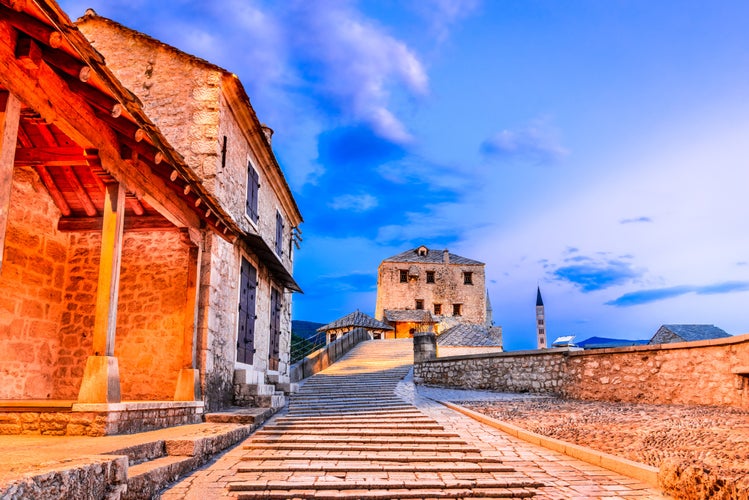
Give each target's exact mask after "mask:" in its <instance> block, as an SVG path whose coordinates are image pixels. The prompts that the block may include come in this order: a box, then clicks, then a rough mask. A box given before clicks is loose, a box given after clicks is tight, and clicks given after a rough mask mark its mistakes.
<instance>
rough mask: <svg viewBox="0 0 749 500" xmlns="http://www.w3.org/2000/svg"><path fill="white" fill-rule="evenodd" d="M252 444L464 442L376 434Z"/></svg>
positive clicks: (275, 438) (291, 438)
mask: <svg viewBox="0 0 749 500" xmlns="http://www.w3.org/2000/svg"><path fill="white" fill-rule="evenodd" d="M251 442H253V443H258V444H261V443H279V444H281V443H316V444H335V443H388V444H412V443H423V444H464V441H462V440H459V439H454V438H441V437H432V436H430V435H420V436H388V435H386V434H377V435H373V436H341V437H340V438H336V437H335V436H304V435H303V436H284V435H283V434H274V435H273V437H266V436H257V437H254V436H253V437H252V438H251Z"/></svg>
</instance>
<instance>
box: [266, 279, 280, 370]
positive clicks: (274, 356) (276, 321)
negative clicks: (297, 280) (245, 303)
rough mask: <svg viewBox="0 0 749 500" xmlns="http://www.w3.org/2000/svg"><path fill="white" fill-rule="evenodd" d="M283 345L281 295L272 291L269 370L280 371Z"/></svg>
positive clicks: (276, 291) (272, 289)
mask: <svg viewBox="0 0 749 500" xmlns="http://www.w3.org/2000/svg"><path fill="white" fill-rule="evenodd" d="M280 343H281V294H280V293H279V292H278V290H276V289H275V288H271V289H270V347H269V348H268V369H269V370H278V358H279V355H280V351H281V349H280Z"/></svg>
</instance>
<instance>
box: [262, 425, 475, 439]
mask: <svg viewBox="0 0 749 500" xmlns="http://www.w3.org/2000/svg"><path fill="white" fill-rule="evenodd" d="M320 435H321V432H320V431H319V430H313V429H274V428H272V427H271V428H266V429H263V430H262V431H257V432H256V433H255V436H320ZM322 435H323V436H325V437H332V436H345V437H348V438H349V441H353V440H356V439H358V438H361V437H365V436H386V437H389V436H398V437H405V436H419V437H424V436H428V437H432V438H438V437H450V438H458V437H460V435H459V434H455V433H454V432H441V431H439V430H436V429H388V430H382V429H363V430H359V431H357V432H355V433H352V432H350V431H347V430H340V429H326V430H325V432H324V433H322Z"/></svg>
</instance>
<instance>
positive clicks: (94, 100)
mask: <svg viewBox="0 0 749 500" xmlns="http://www.w3.org/2000/svg"><path fill="white" fill-rule="evenodd" d="M59 76H60V78H62V79H63V80H64V81H65V82H66V83H67V84H68V87H70V90H72V91H73V92H75V93H76V94H79V95H81V96H83V97H84V98H85V99H86V102H88V104H90V105H91V106H93V107H94V108H99V109H100V110H102V111H104V112H105V113H108V114H109V115H110V116H112V117H113V118H117V117H118V116H120V115H121V114H122V104H120V103H119V102H117V100H115V99H114V98H112V97H110V96H108V95H107V94H105V93H104V92H102V91H100V90H98V89H97V88H96V87H92V86H91V85H88V84H87V83H86V82H82V81H81V80H80V79H79V78H78V77H73V76H70V75H68V74H67V73H65V72H60V75H59Z"/></svg>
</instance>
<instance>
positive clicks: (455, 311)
mask: <svg viewBox="0 0 749 500" xmlns="http://www.w3.org/2000/svg"><path fill="white" fill-rule="evenodd" d="M462 311H463V304H453V316H460V315H461V313H462Z"/></svg>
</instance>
